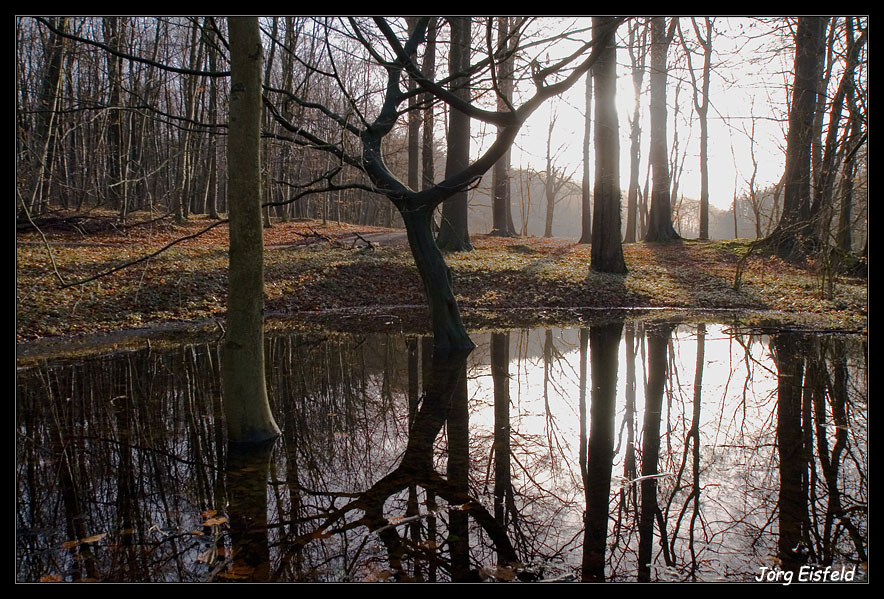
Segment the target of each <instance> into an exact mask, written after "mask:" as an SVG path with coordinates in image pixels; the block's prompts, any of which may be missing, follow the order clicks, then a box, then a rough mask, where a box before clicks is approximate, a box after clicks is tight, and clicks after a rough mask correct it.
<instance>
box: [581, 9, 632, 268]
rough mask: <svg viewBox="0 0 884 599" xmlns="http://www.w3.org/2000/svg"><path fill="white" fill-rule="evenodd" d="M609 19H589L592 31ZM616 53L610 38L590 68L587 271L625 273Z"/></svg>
mask: <svg viewBox="0 0 884 599" xmlns="http://www.w3.org/2000/svg"><path fill="white" fill-rule="evenodd" d="M610 20H612V18H611V17H593V19H592V21H593V30H594V31H598V30H599V29H604V28H605V27H606V26H607V24H608V22H609V21H610ZM616 69H617V50H616V46H615V40H614V38H613V37H612V38H611V39H610V41H609V42H608V45H607V47H606V48H605V49H604V50H603V51H602V52H601V54H599V58H598V61H597V62H596V63H595V65H594V66H593V68H592V76H593V79H594V80H595V81H594V86H595V98H596V102H595V121H596V127H595V185H594V188H593V194H592V195H593V200H594V202H593V204H594V211H593V219H592V220H593V223H592V225H593V226H592V252H591V253H590V260H591V262H590V268H591V269H592V270H595V271H598V272H610V273H626V272H627V269H626V262H625V260H624V259H623V246H622V244H621V243H620V141H619V139H618V136H619V132H620V126H619V123H618V121H617V106H616V103H615V94H616V90H617V71H616Z"/></svg>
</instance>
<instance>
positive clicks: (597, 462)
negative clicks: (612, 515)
mask: <svg viewBox="0 0 884 599" xmlns="http://www.w3.org/2000/svg"><path fill="white" fill-rule="evenodd" d="M618 238H619V236H618ZM622 334H623V321H622V320H621V321H619V322H613V323H611V324H606V325H599V326H592V327H590V329H589V355H590V358H589V359H590V363H591V366H590V371H591V373H592V397H591V403H590V410H589V412H590V416H589V420H590V422H589V440H588V443H587V462H586V477H585V479H584V494H585V500H586V513H585V515H584V536H583V564H582V567H581V580H582V581H583V582H604V580H605V561H606V559H605V548H606V547H607V540H608V513H609V511H608V510H609V505H610V501H611V497H610V495H611V472H612V470H613V461H614V437H615V434H616V432H615V431H616V427H615V424H614V418H615V416H616V414H617V407H616V404H617V365H618V359H617V356H618V347H619V346H620V337H621V336H622Z"/></svg>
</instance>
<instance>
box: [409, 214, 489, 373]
mask: <svg viewBox="0 0 884 599" xmlns="http://www.w3.org/2000/svg"><path fill="white" fill-rule="evenodd" d="M400 214H401V215H402V220H403V221H404V222H405V230H406V232H407V234H408V245H409V246H410V247H411V253H412V256H414V263H415V265H416V266H417V270H418V273H419V274H420V277H421V281H422V282H423V285H424V293H425V295H426V297H427V303H428V304H429V307H430V317H431V320H432V323H433V337H434V341H435V351H436V352H437V353H438V354H439V355H440V356H443V355H446V354H447V353H449V352H451V351H454V350H468V349H473V348H474V347H475V344H473V342H472V341H471V340H470V336H469V335H468V334H467V332H466V328H465V327H464V325H463V321H462V320H461V317H460V310H459V309H458V307H457V300H456V299H455V297H454V290H453V288H452V278H451V269H449V268H448V265H447V264H445V258H443V256H442V252H441V251H440V250H439V247H438V246H437V245H436V242H435V240H434V239H433V230H432V226H431V225H432V220H431V219H432V215H433V213H432V210H431V209H429V208H425V207H420V208H414V209H403V210H400Z"/></svg>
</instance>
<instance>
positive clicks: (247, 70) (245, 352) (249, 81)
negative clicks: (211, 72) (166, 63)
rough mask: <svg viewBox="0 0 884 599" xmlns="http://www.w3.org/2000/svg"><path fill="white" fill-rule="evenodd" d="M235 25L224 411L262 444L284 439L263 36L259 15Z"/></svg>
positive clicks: (236, 429)
mask: <svg viewBox="0 0 884 599" xmlns="http://www.w3.org/2000/svg"><path fill="white" fill-rule="evenodd" d="M228 24H229V27H230V63H231V64H230V71H231V81H230V117H229V129H228V137H227V161H228V188H227V189H228V195H229V198H228V205H229V218H230V267H229V273H228V279H229V280H228V297H227V341H226V343H225V347H224V410H225V415H226V417H227V432H228V438H229V440H230V441H231V442H240V443H260V442H264V441H267V440H268V439H271V438H273V437H276V436H278V435H279V428H278V427H277V425H276V422H275V421H274V419H273V414H272V413H271V411H270V403H269V401H268V397H267V387H266V384H265V380H264V314H263V313H264V264H263V262H264V240H263V227H262V219H261V138H260V133H261V108H262V89H261V57H262V51H261V37H260V30H259V29H258V19H257V18H256V17H231V18H230V19H229V21H228Z"/></svg>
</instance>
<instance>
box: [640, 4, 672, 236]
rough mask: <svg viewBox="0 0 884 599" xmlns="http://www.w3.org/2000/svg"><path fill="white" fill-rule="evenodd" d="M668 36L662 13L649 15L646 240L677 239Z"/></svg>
mask: <svg viewBox="0 0 884 599" xmlns="http://www.w3.org/2000/svg"><path fill="white" fill-rule="evenodd" d="M669 41H670V36H669V35H668V34H667V32H666V23H665V17H653V18H652V19H651V148H650V162H651V169H652V171H653V186H652V189H651V209H650V214H649V217H648V231H647V233H646V235H645V241H670V240H673V239H678V237H679V236H678V233H676V232H675V228H674V227H673V226H672V204H671V198H670V184H671V179H670V175H669V158H668V156H667V154H668V151H667V149H666V144H667V138H666V78H667V77H666V75H667V66H666V54H667V50H668V48H669Z"/></svg>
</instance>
